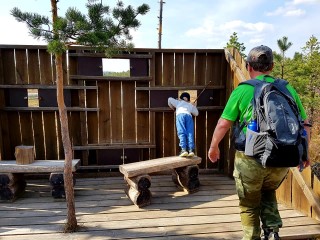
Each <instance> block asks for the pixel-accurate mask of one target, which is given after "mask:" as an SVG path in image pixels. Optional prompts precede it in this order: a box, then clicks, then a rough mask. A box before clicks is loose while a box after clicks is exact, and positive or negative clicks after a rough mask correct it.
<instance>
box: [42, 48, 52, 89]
mask: <svg viewBox="0 0 320 240" xmlns="http://www.w3.org/2000/svg"><path fill="white" fill-rule="evenodd" d="M39 58H40V78H41V84H47V85H55V84H54V83H55V81H54V79H53V77H52V76H53V75H52V72H53V69H52V67H53V66H52V65H51V55H50V54H49V53H48V52H47V50H46V49H40V50H39Z"/></svg>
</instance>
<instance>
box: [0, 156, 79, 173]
mask: <svg viewBox="0 0 320 240" xmlns="http://www.w3.org/2000/svg"><path fill="white" fill-rule="evenodd" d="M79 162H80V159H73V160H72V171H73V172H75V171H76V170H77V168H78V164H79ZM0 167H1V170H0V171H1V173H52V172H63V170H64V160H36V161H34V162H33V163H30V164H26V165H19V164H17V163H16V161H14V160H10V161H0Z"/></svg>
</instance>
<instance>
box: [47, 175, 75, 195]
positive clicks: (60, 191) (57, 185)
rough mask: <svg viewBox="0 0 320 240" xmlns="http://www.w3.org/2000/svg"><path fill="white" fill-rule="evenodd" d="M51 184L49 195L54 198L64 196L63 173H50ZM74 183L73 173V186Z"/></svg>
mask: <svg viewBox="0 0 320 240" xmlns="http://www.w3.org/2000/svg"><path fill="white" fill-rule="evenodd" d="M49 182H50V185H51V195H52V197H54V198H65V197H66V193H65V189H64V179H63V173H51V174H50V177H49ZM75 184H76V179H75V177H74V175H73V186H74V185H75Z"/></svg>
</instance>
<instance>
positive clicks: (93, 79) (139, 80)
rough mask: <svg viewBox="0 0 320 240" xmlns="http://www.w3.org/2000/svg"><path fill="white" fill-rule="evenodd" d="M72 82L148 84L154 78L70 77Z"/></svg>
mask: <svg viewBox="0 0 320 240" xmlns="http://www.w3.org/2000/svg"><path fill="white" fill-rule="evenodd" d="M70 79H71V80H86V81H115V82H123V81H137V82H148V81H151V80H152V78H151V77H148V76H141V77H107V76H84V75H70Z"/></svg>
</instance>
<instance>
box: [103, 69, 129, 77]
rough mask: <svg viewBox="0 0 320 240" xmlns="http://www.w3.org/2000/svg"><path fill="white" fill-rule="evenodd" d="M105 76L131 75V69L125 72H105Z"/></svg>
mask: <svg viewBox="0 0 320 240" xmlns="http://www.w3.org/2000/svg"><path fill="white" fill-rule="evenodd" d="M103 76H108V77H130V70H128V71H123V72H103Z"/></svg>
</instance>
